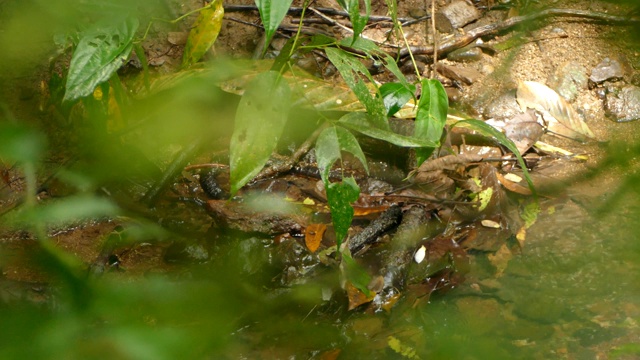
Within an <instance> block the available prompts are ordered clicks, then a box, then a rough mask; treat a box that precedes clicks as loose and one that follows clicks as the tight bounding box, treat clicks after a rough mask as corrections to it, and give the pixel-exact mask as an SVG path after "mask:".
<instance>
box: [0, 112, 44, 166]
mask: <svg viewBox="0 0 640 360" xmlns="http://www.w3.org/2000/svg"><path fill="white" fill-rule="evenodd" d="M45 143H46V137H45V136H44V135H42V134H41V133H39V132H36V131H35V130H33V129H31V128H29V127H27V126H25V125H23V124H20V123H16V122H0V159H2V160H4V161H8V162H14V161H15V162H18V163H27V162H31V163H34V162H36V161H38V159H40V156H41V155H42V153H43V151H44V148H45Z"/></svg>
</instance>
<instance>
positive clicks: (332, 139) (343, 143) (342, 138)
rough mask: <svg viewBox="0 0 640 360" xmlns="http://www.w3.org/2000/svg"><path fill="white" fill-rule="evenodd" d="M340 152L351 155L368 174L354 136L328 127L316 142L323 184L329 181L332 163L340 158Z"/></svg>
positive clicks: (343, 130) (339, 128) (341, 129)
mask: <svg viewBox="0 0 640 360" xmlns="http://www.w3.org/2000/svg"><path fill="white" fill-rule="evenodd" d="M341 151H347V152H349V153H351V154H353V155H354V156H355V157H356V158H358V160H360V162H362V164H363V165H364V168H365V169H366V170H367V172H369V169H368V167H367V158H366V157H365V156H364V153H363V152H362V149H361V148H360V144H358V140H357V139H356V138H355V136H353V134H351V133H350V132H349V131H347V130H346V129H344V128H341V127H337V126H330V127H328V128H326V129H324V131H323V132H322V133H320V135H319V136H318V140H317V141H316V158H317V159H318V168H319V169H320V174H321V176H322V180H323V181H324V182H328V181H329V171H330V170H331V166H333V163H334V162H335V161H336V160H338V159H340V158H341V157H342V156H341Z"/></svg>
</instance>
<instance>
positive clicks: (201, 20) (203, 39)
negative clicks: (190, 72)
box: [182, 0, 224, 67]
mask: <svg viewBox="0 0 640 360" xmlns="http://www.w3.org/2000/svg"><path fill="white" fill-rule="evenodd" d="M223 16H224V8H223V7H222V0H214V1H212V2H211V3H210V4H209V5H208V6H206V7H204V8H203V9H202V10H200V14H199V15H198V18H197V19H196V22H195V24H194V25H193V28H191V31H190V32H189V37H188V38H187V44H186V45H185V47H184V53H183V56H182V66H183V67H187V66H190V65H192V64H195V63H197V62H198V61H200V59H202V56H204V54H205V53H206V52H207V51H209V48H210V47H211V46H212V45H213V43H215V42H216V39H217V38H218V34H219V33H220V27H222V17H223Z"/></svg>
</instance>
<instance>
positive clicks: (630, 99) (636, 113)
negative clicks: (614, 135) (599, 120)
mask: <svg viewBox="0 0 640 360" xmlns="http://www.w3.org/2000/svg"><path fill="white" fill-rule="evenodd" d="M605 111H606V113H607V116H609V117H611V118H612V119H613V120H615V121H617V122H626V121H633V120H638V119H640V87H637V86H633V85H628V86H625V87H623V88H622V89H620V90H617V89H614V90H613V91H609V92H608V93H607V95H606V98H605Z"/></svg>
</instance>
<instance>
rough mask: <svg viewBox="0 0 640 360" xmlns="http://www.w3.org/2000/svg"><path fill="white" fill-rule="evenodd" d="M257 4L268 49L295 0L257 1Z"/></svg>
mask: <svg viewBox="0 0 640 360" xmlns="http://www.w3.org/2000/svg"><path fill="white" fill-rule="evenodd" d="M255 2H256V6H257V7H258V11H259V12H260V19H261V20H262V25H263V26H264V31H265V34H266V37H267V39H266V42H265V49H266V48H267V47H268V46H269V44H270V43H271V39H272V38H273V34H275V32H276V30H278V26H280V23H281V22H282V19H284V16H285V15H287V11H289V7H290V6H291V3H292V2H293V0H255Z"/></svg>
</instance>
